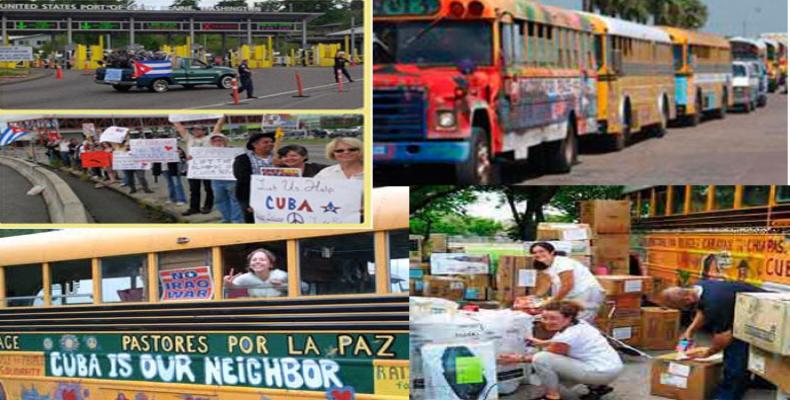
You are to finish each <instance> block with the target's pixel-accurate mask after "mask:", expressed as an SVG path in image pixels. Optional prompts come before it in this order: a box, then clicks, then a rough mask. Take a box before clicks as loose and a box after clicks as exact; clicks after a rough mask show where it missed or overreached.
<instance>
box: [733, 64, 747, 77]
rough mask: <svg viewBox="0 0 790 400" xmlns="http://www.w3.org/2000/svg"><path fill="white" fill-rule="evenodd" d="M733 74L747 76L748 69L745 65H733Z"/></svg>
mask: <svg viewBox="0 0 790 400" xmlns="http://www.w3.org/2000/svg"><path fill="white" fill-rule="evenodd" d="M732 74H733V75H734V76H746V67H744V66H743V65H733V66H732Z"/></svg>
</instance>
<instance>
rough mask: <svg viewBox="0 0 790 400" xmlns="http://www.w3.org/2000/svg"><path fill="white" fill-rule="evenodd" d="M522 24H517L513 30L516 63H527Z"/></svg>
mask: <svg viewBox="0 0 790 400" xmlns="http://www.w3.org/2000/svg"><path fill="white" fill-rule="evenodd" d="M524 34H525V32H524V22H518V23H517V24H516V25H515V26H514V28H513V43H514V44H513V50H514V53H515V54H514V56H515V58H516V61H517V62H518V63H525V62H527V53H526V51H524V43H525V40H524Z"/></svg>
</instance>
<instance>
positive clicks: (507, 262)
mask: <svg viewBox="0 0 790 400" xmlns="http://www.w3.org/2000/svg"><path fill="white" fill-rule="evenodd" d="M537 275H538V274H537V271H536V270H535V269H534V268H533V267H532V256H500V257H499V262H498V265H497V272H496V288H497V298H496V300H498V301H500V302H502V303H504V304H505V305H509V304H512V303H513V299H515V298H516V297H517V296H525V295H527V293H529V290H528V289H529V288H530V287H534V285H535V283H534V282H536V281H537ZM530 281H531V282H530ZM530 283H532V284H531V285H530Z"/></svg>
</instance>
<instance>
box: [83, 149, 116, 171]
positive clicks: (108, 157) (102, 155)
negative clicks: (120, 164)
mask: <svg viewBox="0 0 790 400" xmlns="http://www.w3.org/2000/svg"><path fill="white" fill-rule="evenodd" d="M80 162H81V163H82V167H83V168H104V167H109V166H110V165H111V164H112V153H107V152H105V151H87V152H84V153H81V154H80Z"/></svg>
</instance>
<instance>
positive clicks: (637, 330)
mask: <svg viewBox="0 0 790 400" xmlns="http://www.w3.org/2000/svg"><path fill="white" fill-rule="evenodd" d="M595 326H597V327H598V329H600V330H601V331H603V332H605V333H606V334H607V335H609V336H611V337H613V338H615V339H617V340H620V341H622V342H623V343H625V344H628V345H631V346H639V343H640V340H641V339H642V335H641V331H642V320H641V318H640V317H639V316H636V317H634V318H596V319H595Z"/></svg>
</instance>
